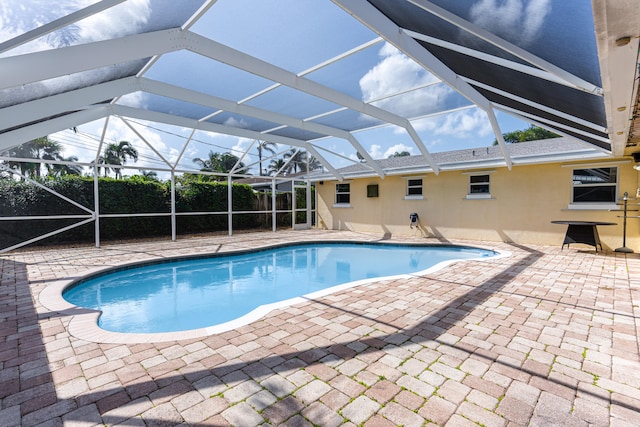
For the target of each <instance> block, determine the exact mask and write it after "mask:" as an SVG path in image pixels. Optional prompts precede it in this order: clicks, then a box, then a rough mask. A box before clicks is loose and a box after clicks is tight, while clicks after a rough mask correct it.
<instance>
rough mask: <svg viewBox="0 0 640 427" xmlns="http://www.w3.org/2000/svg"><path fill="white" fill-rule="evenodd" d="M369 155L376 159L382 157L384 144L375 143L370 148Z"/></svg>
mask: <svg viewBox="0 0 640 427" xmlns="http://www.w3.org/2000/svg"><path fill="white" fill-rule="evenodd" d="M369 155H370V156H371V157H373V158H374V159H381V158H383V157H384V153H383V151H382V146H381V145H379V144H373V145H371V148H370V149H369Z"/></svg>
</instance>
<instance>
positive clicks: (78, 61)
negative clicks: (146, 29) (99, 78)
mask: <svg viewBox="0 0 640 427" xmlns="http://www.w3.org/2000/svg"><path fill="white" fill-rule="evenodd" d="M184 41H185V38H184V37H183V34H182V32H181V31H180V29H175V28H174V29H169V30H162V31H155V32H151V33H141V34H136V35H132V36H126V37H121V38H119V39H111V40H104V41H98V42H93V43H86V44H80V45H76V46H69V47H63V48H59V49H52V50H45V51H41V52H35V53H27V54H24V55H18V56H10V57H6V58H0V90H2V89H6V88H10V87H15V86H21V85H25V84H28V83H33V82H39V81H43V80H48V79H53V78H56V77H60V76H67V75H70V74H74V73H79V72H82V71H88V70H94V69H96V68H101V67H108V66H113V64H121V63H124V62H128V61H135V60H139V59H144V58H149V57H152V56H154V55H158V54H162V53H167V52H172V51H176V50H180V49H183V48H184ZM96 52H100V54H99V55H96ZM42 64H47V66H46V67H43V66H42Z"/></svg>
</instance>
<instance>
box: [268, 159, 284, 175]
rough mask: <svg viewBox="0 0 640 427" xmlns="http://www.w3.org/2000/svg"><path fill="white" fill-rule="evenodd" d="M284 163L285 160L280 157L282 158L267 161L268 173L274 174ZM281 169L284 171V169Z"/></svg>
mask: <svg viewBox="0 0 640 427" xmlns="http://www.w3.org/2000/svg"><path fill="white" fill-rule="evenodd" d="M286 164H287V161H286V160H285V159H282V158H280V159H272V160H271V163H269V168H268V169H267V172H268V173H269V175H275V174H277V173H278V172H280V171H281V170H282V168H284V166H285V165H286ZM282 171H283V172H286V171H284V170H282Z"/></svg>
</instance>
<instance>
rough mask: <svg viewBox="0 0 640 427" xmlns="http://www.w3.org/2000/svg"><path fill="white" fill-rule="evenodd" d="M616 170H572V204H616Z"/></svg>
mask: <svg viewBox="0 0 640 427" xmlns="http://www.w3.org/2000/svg"><path fill="white" fill-rule="evenodd" d="M617 186H618V168H617V167H613V168H595V169H574V170H573V196H572V199H571V202H572V203H616V194H618V191H617Z"/></svg>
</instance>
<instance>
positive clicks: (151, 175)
mask: <svg viewBox="0 0 640 427" xmlns="http://www.w3.org/2000/svg"><path fill="white" fill-rule="evenodd" d="M140 176H142V179H143V180H145V181H159V179H158V173H157V172H156V171H149V170H145V169H140Z"/></svg>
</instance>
